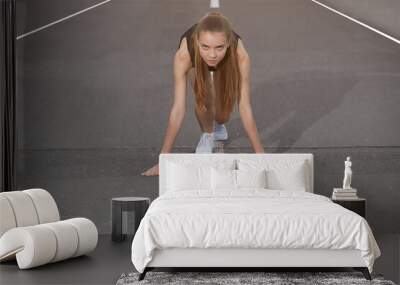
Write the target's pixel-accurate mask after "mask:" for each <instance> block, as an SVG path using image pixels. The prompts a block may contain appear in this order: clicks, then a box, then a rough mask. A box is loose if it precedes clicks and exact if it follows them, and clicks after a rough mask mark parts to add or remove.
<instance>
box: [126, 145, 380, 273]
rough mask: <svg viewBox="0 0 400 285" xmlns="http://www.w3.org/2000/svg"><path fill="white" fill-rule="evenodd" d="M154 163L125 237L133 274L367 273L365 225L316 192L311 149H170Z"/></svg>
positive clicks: (370, 249) (370, 240) (369, 245)
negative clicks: (155, 189) (154, 183)
mask: <svg viewBox="0 0 400 285" xmlns="http://www.w3.org/2000/svg"><path fill="white" fill-rule="evenodd" d="M159 166H160V175H159V197H158V198H157V199H155V200H154V201H153V202H152V204H151V205H150V208H149V209H148V211H147V213H146V215H145V216H144V218H143V219H142V221H141V223H140V225H139V228H138V230H137V232H136V234H135V236H134V239H133V241H132V251H131V257H132V262H133V265H134V266H135V268H136V269H137V270H138V272H140V273H141V274H140V276H139V280H142V279H143V278H144V277H145V274H146V272H148V271H149V270H152V269H154V268H159V267H163V268H165V267H167V268H171V267H179V268H181V267H196V268H198V267H207V268H209V267H224V268H226V267H229V268H231V267H232V268H237V269H238V270H245V268H250V267H251V268H254V267H257V268H258V267H262V268H266V267H268V268H269V267H302V268H304V267H352V268H354V269H357V270H360V271H362V272H363V274H364V276H365V278H366V279H369V280H371V277H370V272H372V270H373V264H374V261H375V259H376V258H377V257H379V256H380V250H379V247H378V245H377V243H376V241H375V239H374V236H373V234H372V231H371V229H370V227H369V225H368V223H367V221H366V220H365V219H364V218H362V217H361V216H359V215H357V214H356V213H353V212H351V211H349V210H347V209H345V208H343V207H342V206H340V205H338V204H335V203H333V202H332V201H331V200H330V199H329V198H327V197H324V196H322V195H317V194H314V166H313V155H312V154H309V153H296V154H294V153H286V154H247V153H239V154H237V153H236V154H228V153H215V154H187V153H176V154H172V153H170V154H160V156H159Z"/></svg>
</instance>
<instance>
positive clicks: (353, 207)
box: [331, 198, 367, 218]
mask: <svg viewBox="0 0 400 285" xmlns="http://www.w3.org/2000/svg"><path fill="white" fill-rule="evenodd" d="M331 199H332V198H331ZM332 202H334V203H336V204H339V205H340V206H342V207H345V208H346V209H349V210H350V211H353V212H354V213H357V214H359V215H360V216H361V217H363V218H366V217H367V215H366V211H367V210H366V209H367V200H366V199H364V198H356V199H352V200H337V199H332Z"/></svg>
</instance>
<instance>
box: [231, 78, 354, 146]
mask: <svg viewBox="0 0 400 285" xmlns="http://www.w3.org/2000/svg"><path fill="white" fill-rule="evenodd" d="M286 75H287V76H285V77H284V78H280V77H275V78H272V79H270V80H268V81H265V82H264V84H259V85H257V86H256V87H255V88H253V91H252V92H251V95H250V96H251V97H252V109H253V114H254V118H255V120H256V123H257V129H258V131H259V133H260V136H261V141H262V143H263V145H264V146H268V145H271V144H273V143H274V142H277V145H274V147H275V146H276V147H291V146H293V145H294V144H295V142H296V141H297V140H298V139H299V137H300V136H301V135H302V133H303V132H304V131H305V130H306V129H307V128H308V127H310V126H311V125H312V124H314V123H315V122H316V121H318V120H319V119H320V118H321V117H324V116H326V115H327V114H328V113H329V112H331V111H332V110H334V109H335V108H336V107H337V106H339V105H340V104H341V102H342V100H343V98H344V97H345V94H346V93H348V92H349V91H350V90H352V88H353V87H354V86H355V85H356V83H357V79H355V78H351V77H350V76H346V74H344V73H342V76H341V77H339V76H338V74H337V73H330V72H326V71H312V72H304V71H302V72H296V73H286ZM260 101H262V103H261V104H260ZM230 130H231V131H230V133H231V139H230V141H229V142H228V143H227V144H226V146H228V147H229V146H230V144H231V143H232V141H234V140H236V139H239V138H242V137H246V138H247V134H246V132H245V130H244V128H243V125H242V122H241V119H240V117H237V118H235V119H232V121H231V123H230ZM265 133H267V134H268V135H267V136H266V137H265V138H263V134H264V135H265ZM267 138H268V142H266V139H267Z"/></svg>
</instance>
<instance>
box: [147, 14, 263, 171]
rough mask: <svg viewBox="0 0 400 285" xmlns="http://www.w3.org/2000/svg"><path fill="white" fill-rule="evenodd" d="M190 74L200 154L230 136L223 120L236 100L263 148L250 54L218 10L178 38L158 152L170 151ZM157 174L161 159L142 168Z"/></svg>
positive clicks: (247, 126) (247, 127)
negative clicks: (169, 106) (254, 106)
mask: <svg viewBox="0 0 400 285" xmlns="http://www.w3.org/2000/svg"><path fill="white" fill-rule="evenodd" d="M187 77H190V78H191V85H192V87H193V90H194V94H195V107H194V109H195V114H196V118H197V120H198V122H199V125H200V128H201V130H202V132H203V133H202V135H201V137H200V141H199V144H198V145H197V148H196V153H212V150H213V148H214V146H215V145H214V140H225V139H227V137H228V134H227V131H226V128H225V125H224V124H225V123H226V122H227V121H228V119H229V116H230V114H231V112H232V109H233V107H234V105H235V102H237V104H238V109H239V114H240V118H241V120H242V123H243V126H244V129H245V130H246V133H247V135H248V137H249V139H250V141H251V144H252V146H253V149H254V152H255V153H264V148H263V146H262V144H261V141H260V138H259V134H258V131H257V126H256V123H255V120H254V118H253V112H252V109H251V102H250V58H249V55H248V53H247V52H246V49H245V48H244V45H243V42H242V40H241V39H240V36H239V35H238V34H236V33H235V32H234V31H233V29H232V26H231V24H230V22H229V20H228V19H227V18H226V17H225V16H223V15H222V14H221V13H219V12H210V13H208V14H206V15H205V16H204V17H203V18H202V19H200V21H198V22H197V23H196V24H194V25H193V26H192V27H190V28H189V29H188V30H187V31H186V32H185V33H184V34H183V35H182V36H181V39H180V44H179V48H178V50H177V51H176V53H175V57H174V83H175V97H174V103H173V105H172V109H171V111H170V115H169V121H168V127H167V131H166V135H165V138H164V144H163V147H162V149H161V151H160V153H169V152H171V149H172V147H173V144H174V142H175V138H176V136H177V135H178V132H179V129H180V127H181V125H182V122H183V119H184V117H185V112H186V80H187ZM142 175H145V176H154V175H159V166H158V164H156V165H154V166H153V167H151V168H150V169H148V170H146V171H145V172H143V173H142Z"/></svg>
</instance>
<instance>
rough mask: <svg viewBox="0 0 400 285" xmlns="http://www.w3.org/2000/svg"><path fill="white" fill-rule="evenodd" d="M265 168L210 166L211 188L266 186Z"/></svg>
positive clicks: (231, 188) (228, 188)
mask: <svg viewBox="0 0 400 285" xmlns="http://www.w3.org/2000/svg"><path fill="white" fill-rule="evenodd" d="M266 185H267V182H266V170H265V169H261V170H231V169H215V168H214V167H212V168H211V189H212V190H222V189H224V190H239V189H241V188H266Z"/></svg>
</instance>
